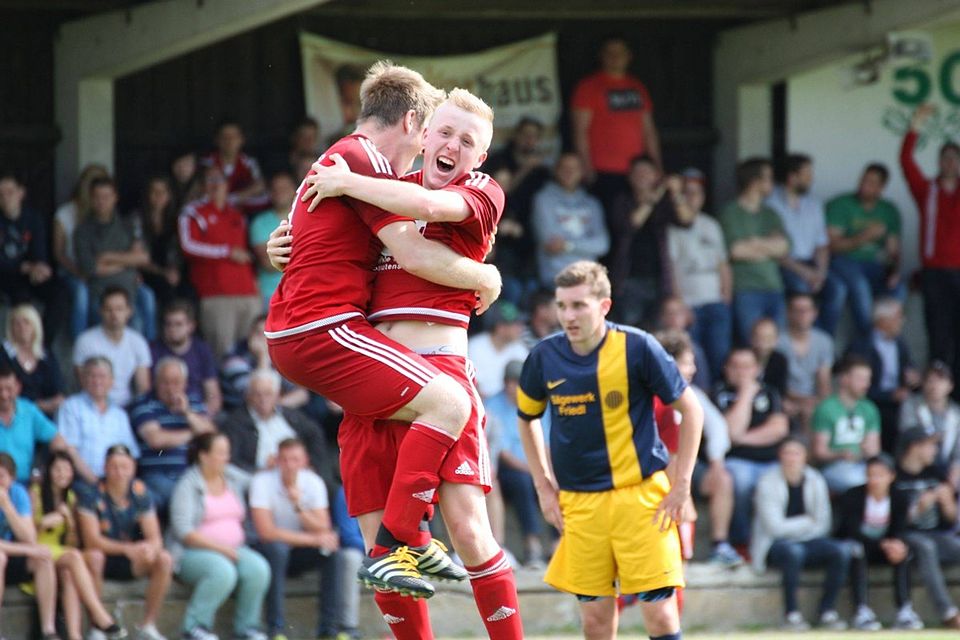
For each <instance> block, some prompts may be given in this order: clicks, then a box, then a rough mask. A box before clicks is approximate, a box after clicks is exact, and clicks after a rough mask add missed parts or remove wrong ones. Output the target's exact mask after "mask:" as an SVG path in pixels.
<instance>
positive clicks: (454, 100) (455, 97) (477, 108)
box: [444, 87, 493, 149]
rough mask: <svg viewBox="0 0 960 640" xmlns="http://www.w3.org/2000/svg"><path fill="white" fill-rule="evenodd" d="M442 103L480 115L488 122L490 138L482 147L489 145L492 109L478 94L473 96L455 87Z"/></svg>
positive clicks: (491, 131) (491, 136) (491, 134)
mask: <svg viewBox="0 0 960 640" xmlns="http://www.w3.org/2000/svg"><path fill="white" fill-rule="evenodd" d="M444 104H449V105H453V106H454V107H456V108H458V109H463V110H464V111H466V112H467V113H472V114H474V115H477V116H480V117H481V118H483V119H484V120H485V121H486V122H489V123H490V139H487V140H485V141H484V149H486V148H487V147H489V146H490V140H491V139H492V138H493V109H491V108H490V105H488V104H487V103H486V102H484V101H483V99H482V98H480V97H479V96H475V95H473V94H472V93H470V92H469V91H467V90H466V89H461V88H460V87H457V88H455V89H452V90H451V91H450V92H449V93H448V94H447V100H446V102H444Z"/></svg>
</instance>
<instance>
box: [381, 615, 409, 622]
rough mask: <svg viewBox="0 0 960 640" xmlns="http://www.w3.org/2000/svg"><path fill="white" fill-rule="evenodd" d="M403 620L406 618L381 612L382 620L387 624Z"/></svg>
mask: <svg viewBox="0 0 960 640" xmlns="http://www.w3.org/2000/svg"><path fill="white" fill-rule="evenodd" d="M404 620H406V618H401V617H400V616H394V615H390V614H389V613H385V614H383V621H384V622H386V623H387V624H400V623H401V622H403V621H404Z"/></svg>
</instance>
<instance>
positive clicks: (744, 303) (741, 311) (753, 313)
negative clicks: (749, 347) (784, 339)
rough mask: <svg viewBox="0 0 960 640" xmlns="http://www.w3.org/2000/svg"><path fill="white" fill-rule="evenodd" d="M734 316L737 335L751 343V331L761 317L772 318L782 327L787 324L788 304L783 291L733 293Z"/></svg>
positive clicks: (743, 340) (782, 328) (781, 329)
mask: <svg viewBox="0 0 960 640" xmlns="http://www.w3.org/2000/svg"><path fill="white" fill-rule="evenodd" d="M733 317H734V322H735V323H736V328H737V337H738V338H740V340H741V342H743V343H744V344H749V343H750V332H751V330H753V325H754V324H755V323H756V322H757V320H759V319H760V318H771V319H772V320H773V321H774V322H776V323H777V326H778V327H780V331H781V332H783V330H784V329H785V328H786V326H787V306H786V301H785V300H784V297H783V292H782V291H741V292H739V293H735V294H733Z"/></svg>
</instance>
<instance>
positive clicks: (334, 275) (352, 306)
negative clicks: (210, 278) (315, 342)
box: [265, 134, 410, 339]
mask: <svg viewBox="0 0 960 640" xmlns="http://www.w3.org/2000/svg"><path fill="white" fill-rule="evenodd" d="M334 153H339V154H340V155H341V156H343V159H344V160H345V161H346V162H347V164H348V165H349V166H350V170H351V171H353V172H354V173H357V174H360V175H365V176H373V177H376V178H387V179H396V178H397V175H396V174H395V173H394V172H393V168H392V167H391V166H390V163H389V162H388V161H387V159H386V158H385V157H384V156H383V155H382V154H381V153H380V152H379V151H377V148H376V146H375V145H374V144H373V141H372V140H370V139H369V138H367V137H366V136H363V135H360V134H352V135H349V136H346V137H345V138H341V139H340V140H338V141H337V142H336V143H335V144H334V145H333V146H332V147H330V148H329V149H328V150H327V152H326V153H325V154H324V155H322V156H320V160H321V162H322V163H323V164H324V165H325V166H329V165H331V164H333V163H332V162H331V161H330V160H329V157H330V155H332V154H334ZM310 173H311V174H312V173H314V172H313V171H312V170H311V172H310ZM305 190H306V183H302V184H301V185H300V188H299V189H298V190H297V197H296V198H295V199H294V201H293V208H292V210H291V212H290V224H291V225H292V230H291V234H292V235H293V237H294V242H293V250H292V252H291V254H290V262H289V263H288V264H287V267H286V269H284V272H283V278H281V280H280V284H279V285H278V286H277V290H276V291H275V292H274V294H273V298H272V299H271V300H270V311H269V313H268V315H267V324H266V332H265V333H266V336H267V338H271V339H277V338H284V337H287V336H293V335H298V334H301V333H304V332H307V331H312V330H314V329H320V328H324V327H329V326H330V325H333V324H335V323H338V322H341V321H343V320H345V319H347V318H352V317H356V316H362V315H364V314H365V313H366V310H367V305H368V303H369V302H370V288H371V286H372V284H373V276H374V271H373V268H374V266H376V264H377V259H378V257H379V255H380V251H381V249H383V244H382V243H381V242H380V240H378V239H377V237H376V235H375V234H376V233H378V232H379V231H380V229H382V228H383V227H385V226H387V225H388V224H391V223H393V222H401V221H409V220H410V218H403V217H401V216H397V215H394V214H392V213H388V212H386V211H383V210H382V209H378V208H377V207H374V206H372V205H369V204H367V203H365V202H361V201H359V200H354V199H353V198H347V197H339V198H328V199H326V200H323V201H321V202H320V206H318V207H317V209H316V210H314V211H313V212H308V211H307V205H308V203H305V202H300V196H301V194H302V193H303V192H304V191H305Z"/></svg>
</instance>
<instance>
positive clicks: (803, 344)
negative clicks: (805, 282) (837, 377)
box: [777, 293, 833, 482]
mask: <svg viewBox="0 0 960 640" xmlns="http://www.w3.org/2000/svg"><path fill="white" fill-rule="evenodd" d="M816 321H817V304H816V302H814V300H813V296H812V295H810V294H809V293H795V294H793V295H791V296H790V299H789V300H788V301H787V330H786V332H785V333H783V335H781V336H780V340H779V342H778V343H777V350H778V351H780V352H781V353H782V354H783V355H785V356H786V357H787V395H786V397H785V398H784V400H783V408H784V410H785V411H786V413H787V415H788V416H789V417H791V418H796V419H797V420H798V421H799V422H800V424H801V425H802V426H803V428H804V430H806V429H808V428H809V425H810V416H812V415H813V410H814V408H816V406H817V404H818V403H819V402H821V401H822V400H823V399H824V398H826V397H827V396H828V395H830V367H832V366H833V338H831V337H830V336H828V335H827V334H826V333H824V332H823V331H821V330H820V329H817V328H816V327H814V326H813V325H814V323H815V322H816ZM828 482H829V481H828Z"/></svg>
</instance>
